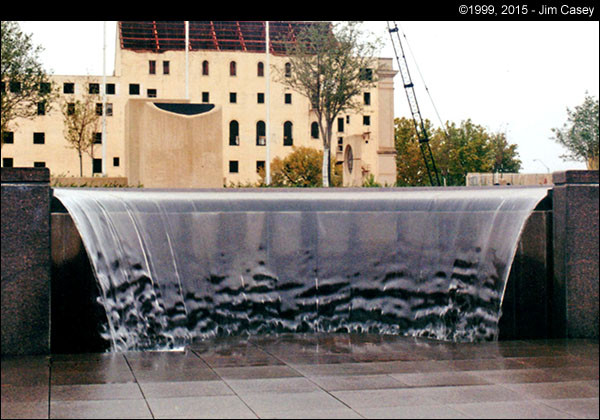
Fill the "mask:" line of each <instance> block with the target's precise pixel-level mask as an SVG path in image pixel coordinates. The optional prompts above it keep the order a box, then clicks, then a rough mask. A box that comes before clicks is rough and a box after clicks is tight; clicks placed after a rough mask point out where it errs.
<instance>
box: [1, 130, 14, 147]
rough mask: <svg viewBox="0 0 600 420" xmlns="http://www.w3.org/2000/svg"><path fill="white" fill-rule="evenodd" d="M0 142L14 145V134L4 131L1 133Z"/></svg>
mask: <svg viewBox="0 0 600 420" xmlns="http://www.w3.org/2000/svg"><path fill="white" fill-rule="evenodd" d="M2 142H3V143H4V144H14V143H15V133H13V132H12V131H5V132H3V133H2Z"/></svg>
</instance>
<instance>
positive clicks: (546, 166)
mask: <svg viewBox="0 0 600 420" xmlns="http://www.w3.org/2000/svg"><path fill="white" fill-rule="evenodd" d="M533 161H534V162H535V161H538V162H540V163H541V164H542V165H544V167H545V168H546V171H548V173H550V168H549V167H548V165H546V164H545V163H544V162H542V161H541V160H540V159H533Z"/></svg>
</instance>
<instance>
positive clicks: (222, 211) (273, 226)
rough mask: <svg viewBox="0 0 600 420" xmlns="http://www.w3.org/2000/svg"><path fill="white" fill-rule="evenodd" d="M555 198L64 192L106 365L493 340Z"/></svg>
mask: <svg viewBox="0 0 600 420" xmlns="http://www.w3.org/2000/svg"><path fill="white" fill-rule="evenodd" d="M547 192H548V188H537V187H527V188H517V187H512V188H499V187H496V188H481V189H466V188H457V189H393V190H389V189H381V190H372V189H370V190H355V189H352V190H343V189H340V190H309V191H305V190H301V191H297V190H291V191H290V190H284V191H281V190H264V191H262V190H261V191H256V190H240V191H229V190H227V191H197V190H189V191H183V190H178V191H153V190H114V189H110V190H108V189H107V190H101V189H68V188H57V189H55V190H54V195H55V197H56V198H58V199H59V200H60V201H61V202H62V203H63V205H64V206H65V207H66V208H67V210H68V211H69V213H70V214H71V216H72V217H73V219H74V221H75V224H76V226H77V228H78V230H79V233H80V234H81V237H82V240H83V243H84V245H85V248H86V251H87V254H88V256H89V259H90V262H91V264H92V267H93V269H94V273H95V276H96V278H97V280H98V286H99V289H100V291H101V293H100V300H101V303H102V305H103V306H104V308H105V309H106V315H107V321H106V325H105V330H104V331H103V332H102V334H103V336H104V337H105V338H106V339H107V340H111V343H112V349H113V351H125V350H145V349H172V348H177V347H181V346H185V345H186V344H188V343H190V342H191V341H192V340H197V339H203V338H208V337H213V336H217V335H232V334H261V333H278V332H309V331H314V332H379V333H382V334H406V335H413V336H428V337H433V338H437V339H442V340H452V341H480V340H493V339H496V338H497V335H498V320H499V317H500V305H501V303H502V297H503V294H504V288H505V285H506V280H507V278H508V274H509V271H510V267H511V264H512V260H513V257H514V254H515V251H516V247H517V242H518V239H519V236H520V233H521V230H522V229H523V226H524V224H525V222H526V220H527V218H528V217H529V215H530V213H531V211H532V210H533V209H534V208H535V206H536V205H537V203H538V202H539V201H540V200H542V199H543V198H544V197H545V196H546V195H547Z"/></svg>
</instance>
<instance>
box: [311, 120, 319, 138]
mask: <svg viewBox="0 0 600 420" xmlns="http://www.w3.org/2000/svg"><path fill="white" fill-rule="evenodd" d="M310 136H311V137H312V138H313V139H318V138H319V123H318V122H316V121H315V122H313V123H312V124H311V125H310Z"/></svg>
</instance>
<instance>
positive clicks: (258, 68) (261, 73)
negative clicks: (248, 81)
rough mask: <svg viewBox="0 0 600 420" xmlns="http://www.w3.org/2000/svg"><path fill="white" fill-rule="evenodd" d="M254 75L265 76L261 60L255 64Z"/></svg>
mask: <svg viewBox="0 0 600 420" xmlns="http://www.w3.org/2000/svg"><path fill="white" fill-rule="evenodd" d="M256 75H257V76H258V77H264V76H265V65H264V64H263V62H262V61H259V62H258V64H257V65H256Z"/></svg>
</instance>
